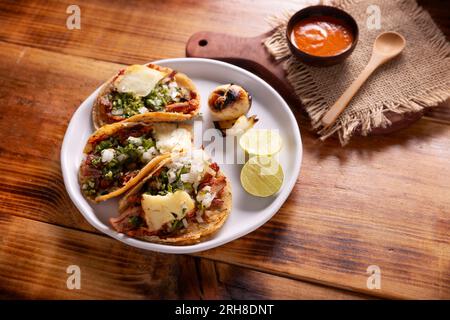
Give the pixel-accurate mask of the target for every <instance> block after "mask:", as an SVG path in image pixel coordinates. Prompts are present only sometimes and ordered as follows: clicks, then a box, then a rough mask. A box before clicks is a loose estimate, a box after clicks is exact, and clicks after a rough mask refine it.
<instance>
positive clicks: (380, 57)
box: [322, 31, 406, 128]
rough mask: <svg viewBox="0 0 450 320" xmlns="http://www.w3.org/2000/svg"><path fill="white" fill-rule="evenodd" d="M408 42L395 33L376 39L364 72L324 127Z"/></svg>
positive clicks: (331, 110) (329, 124) (336, 105)
mask: <svg viewBox="0 0 450 320" xmlns="http://www.w3.org/2000/svg"><path fill="white" fill-rule="evenodd" d="M405 45H406V40H405V38H403V36H402V35H401V34H399V33H397V32H394V31H388V32H383V33H382V34H380V35H378V37H377V38H376V39H375V42H374V44H373V49H372V57H371V58H370V60H369V63H368V64H367V66H366V67H365V68H364V70H363V71H362V72H361V73H360V74H359V76H358V77H357V78H356V79H355V81H353V83H352V84H351V85H350V87H348V89H347V90H345V92H344V93H343V94H342V96H341V97H340V98H339V99H338V100H337V101H336V102H335V103H334V105H333V106H332V107H331V108H330V110H328V112H327V113H326V114H325V115H324V116H323V118H322V125H323V126H324V127H325V128H328V127H330V126H331V125H333V124H334V122H335V121H336V119H337V118H338V117H339V115H340V114H341V113H342V111H344V109H345V108H346V107H347V105H348V104H349V102H350V100H352V98H353V96H354V95H355V94H356V92H358V90H359V88H361V86H362V85H363V84H364V82H365V81H366V80H367V78H369V76H370V75H371V74H372V73H373V72H374V71H375V69H377V68H378V67H379V66H381V65H382V64H383V63H385V62H387V61H389V60H390V59H392V58H394V57H395V56H397V55H398V54H399V53H400V52H402V50H403V48H405Z"/></svg>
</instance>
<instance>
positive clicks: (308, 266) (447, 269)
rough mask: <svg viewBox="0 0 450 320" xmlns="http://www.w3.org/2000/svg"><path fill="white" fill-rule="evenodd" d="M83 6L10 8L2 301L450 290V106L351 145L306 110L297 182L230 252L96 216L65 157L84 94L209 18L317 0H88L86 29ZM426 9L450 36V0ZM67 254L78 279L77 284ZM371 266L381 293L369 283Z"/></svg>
mask: <svg viewBox="0 0 450 320" xmlns="http://www.w3.org/2000/svg"><path fill="white" fill-rule="evenodd" d="M424 2H425V1H424ZM72 3H73V1H67V0H64V1H57V2H56V1H17V2H16V1H2V2H1V4H0V99H1V102H2V104H1V113H0V165H1V166H0V168H1V169H0V170H1V182H0V212H1V215H0V248H1V250H0V297H1V298H64V299H65V298H108V299H109V298H112V299H116V298H124V299H132V298H133V299H134V298H136V299H153V298H194V299H198V298H200V299H210V298H281V299H355V298H356V299H359V298H364V299H365V298H380V297H381V298H438V299H449V298H450V117H449V116H448V114H449V113H448V111H447V110H446V107H442V108H440V109H437V110H436V111H434V112H433V113H429V114H428V115H427V117H425V118H424V119H422V120H420V121H419V122H417V123H416V124H414V125H413V126H411V127H410V128H408V129H406V130H404V131H401V132H398V133H395V134H392V135H389V136H373V137H369V138H355V139H354V140H353V141H352V142H351V144H350V145H349V146H348V147H346V148H341V147H340V146H339V144H338V142H337V141H336V140H333V139H330V140H328V141H326V142H324V143H322V142H319V141H318V140H317V137H316V136H315V135H314V134H313V133H312V132H310V130H309V124H308V121H307V119H305V118H304V116H303V115H302V114H301V112H300V111H299V110H298V109H297V108H295V107H294V108H293V109H294V112H295V114H296V116H297V119H298V123H299V125H300V127H301V131H302V137H303V142H304V159H303V166H302V171H301V174H300V177H299V178H298V181H297V184H296V186H295V188H294V191H293V192H292V194H291V196H290V197H289V199H288V200H287V202H286V203H285V204H284V206H283V207H282V208H281V209H280V211H279V212H278V213H277V214H276V215H275V216H274V218H273V219H272V220H270V221H269V222H268V223H266V224H265V225H264V226H263V227H261V228H260V229H258V230H257V231H255V232H253V233H251V234H249V235H248V236H246V237H244V238H241V239H239V240H236V241H233V242H232V243H229V244H227V245H225V246H222V247H220V248H217V249H214V250H210V251H207V252H203V253H201V254H198V255H194V256H176V255H166V254H158V253H152V252H146V251H143V250H138V249H135V248H131V247H128V246H126V245H124V244H121V243H120V242H118V241H116V240H113V239H111V238H109V237H107V236H104V235H103V234H101V233H99V232H98V231H96V230H95V229H94V228H92V227H91V226H90V225H89V224H88V223H87V222H86V221H85V220H84V218H83V217H82V215H81V214H80V213H79V212H78V210H77V209H76V208H75V207H74V205H73V204H72V202H71V201H70V199H69V197H68V195H67V193H66V191H65V188H64V184H63V180H62V177H61V168H60V160H59V159H60V148H61V143H62V138H63V136H64V133H65V130H66V127H67V124H68V122H69V120H70V118H71V116H72V114H73V112H74V111H75V110H76V108H77V107H78V106H79V104H80V103H81V102H82V101H83V100H84V99H85V98H86V97H87V96H88V95H89V94H90V93H91V92H92V91H93V90H94V89H95V88H96V87H97V86H99V85H100V84H101V83H102V82H103V81H104V80H105V79H107V78H108V77H109V76H110V75H112V74H113V73H114V72H115V71H116V70H118V69H119V68H120V67H121V66H122V65H123V64H132V63H144V62H146V61H150V60H154V59H160V58H171V57H182V56H184V50H185V43H186V41H187V39H188V38H189V36H190V35H191V34H192V33H194V32H197V31H201V30H209V31H217V32H223V31H225V32H229V33H231V34H239V35H248V36H254V35H257V34H259V33H262V32H265V31H267V30H268V29H269V26H268V25H267V24H266V23H265V18H266V17H267V16H268V15H269V14H272V13H274V12H281V11H283V10H284V9H289V8H299V7H300V6H302V5H304V1H303V2H302V1H290V2H279V1H276V2H275V1H272V0H262V1H252V2H251V3H249V2H247V1H244V0H228V1H191V0H167V1H148V2H144V1H142V2H140V1H134V0H124V1H101V0H94V1H89V2H88V1H76V4H78V5H79V6H80V8H81V30H68V29H67V28H66V18H67V16H68V14H67V13H66V8H67V7H68V6H69V5H70V4H72ZM426 6H427V8H430V10H431V12H432V13H433V16H434V17H435V18H436V20H437V22H438V23H439V24H440V26H441V28H443V30H444V31H445V32H446V34H447V36H448V35H449V31H450V28H449V20H448V16H447V14H446V10H445V4H443V3H441V4H440V3H439V2H438V1H431V2H430V1H426ZM231 12H232V14H230V13H231ZM156 13H158V14H156ZM447 107H448V106H447ZM80 143H84V141H80ZM69 265H78V266H79V267H80V269H81V289H80V290H76V289H75V290H69V289H67V286H66V280H67V277H68V276H69V275H68V274H67V273H66V269H67V267H68V266H69ZM370 265H377V266H379V267H380V269H381V289H369V288H368V287H367V278H368V276H369V274H368V273H367V268H368V266H370Z"/></svg>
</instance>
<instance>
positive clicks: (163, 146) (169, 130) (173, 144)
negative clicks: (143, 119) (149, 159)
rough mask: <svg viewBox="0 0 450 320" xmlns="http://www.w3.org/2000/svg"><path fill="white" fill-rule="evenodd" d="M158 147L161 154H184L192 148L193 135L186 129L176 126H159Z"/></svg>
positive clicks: (157, 130) (156, 128) (156, 134)
mask: <svg viewBox="0 0 450 320" xmlns="http://www.w3.org/2000/svg"><path fill="white" fill-rule="evenodd" d="M155 138H156V147H157V148H158V149H159V151H160V152H161V153H165V152H182V151H188V150H190V149H191V148H192V135H191V133H190V132H189V130H187V129H185V128H177V127H176V124H159V125H157V126H155Z"/></svg>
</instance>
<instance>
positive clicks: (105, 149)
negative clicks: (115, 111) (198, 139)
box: [79, 122, 192, 202]
mask: <svg viewBox="0 0 450 320" xmlns="http://www.w3.org/2000/svg"><path fill="white" fill-rule="evenodd" d="M191 148H192V127H191V126H190V125H186V124H177V123H143V122H119V123H115V124H111V125H106V126H103V127H101V128H100V129H99V130H97V131H96V132H95V133H94V134H93V135H91V137H90V138H89V140H88V142H87V144H86V146H85V148H84V159H83V161H82V163H81V166H80V170H79V182H80V186H81V191H82V193H83V194H84V196H85V197H86V198H87V199H89V200H91V201H94V202H100V201H104V200H107V199H109V198H112V197H115V196H118V195H120V194H122V193H124V192H125V191H127V190H128V189H130V188H131V187H132V186H134V185H135V184H136V183H137V182H138V181H139V180H141V179H142V178H144V177H145V176H147V175H148V173H149V172H151V171H152V170H153V168H155V166H156V165H157V164H158V163H159V162H160V161H161V160H163V159H165V158H167V157H168V156H169V154H170V153H171V152H183V151H187V150H190V149H191Z"/></svg>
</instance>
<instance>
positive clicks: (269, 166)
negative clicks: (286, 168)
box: [241, 156, 284, 197]
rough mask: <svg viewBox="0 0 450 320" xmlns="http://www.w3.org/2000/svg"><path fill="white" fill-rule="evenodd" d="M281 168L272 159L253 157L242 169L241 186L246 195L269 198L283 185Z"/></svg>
mask: <svg viewBox="0 0 450 320" xmlns="http://www.w3.org/2000/svg"><path fill="white" fill-rule="evenodd" d="M283 179H284V174H283V168H281V166H280V164H279V163H278V162H277V161H276V160H275V159H274V158H272V157H267V156H255V157H253V158H251V159H250V160H249V161H248V162H247V163H246V164H245V165H244V167H243V168H242V171H241V184H242V187H243V188H244V189H245V191H247V192H248V193H250V194H252V195H254V196H257V197H269V196H271V195H273V194H275V193H277V192H278V190H280V188H281V185H282V184H283Z"/></svg>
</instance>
